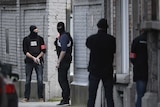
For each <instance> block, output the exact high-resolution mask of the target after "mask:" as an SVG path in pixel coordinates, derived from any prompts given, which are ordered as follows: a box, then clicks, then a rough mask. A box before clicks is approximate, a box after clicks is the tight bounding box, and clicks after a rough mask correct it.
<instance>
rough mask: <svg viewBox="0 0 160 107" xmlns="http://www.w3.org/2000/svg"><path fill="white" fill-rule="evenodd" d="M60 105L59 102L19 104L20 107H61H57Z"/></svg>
mask: <svg viewBox="0 0 160 107" xmlns="http://www.w3.org/2000/svg"><path fill="white" fill-rule="evenodd" d="M58 103H59V102H25V103H23V102H19V103H18V105H19V106H18V107H61V106H58V105H57V104H58ZM63 107H65V106H63ZM66 107H67V106H66Z"/></svg>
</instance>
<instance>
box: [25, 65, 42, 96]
mask: <svg viewBox="0 0 160 107" xmlns="http://www.w3.org/2000/svg"><path fill="white" fill-rule="evenodd" d="M33 69H35V71H36V75H37V87H38V98H43V65H42V64H36V63H26V67H25V70H26V84H25V92H24V96H25V98H27V99H29V97H30V89H31V79H32V71H33Z"/></svg>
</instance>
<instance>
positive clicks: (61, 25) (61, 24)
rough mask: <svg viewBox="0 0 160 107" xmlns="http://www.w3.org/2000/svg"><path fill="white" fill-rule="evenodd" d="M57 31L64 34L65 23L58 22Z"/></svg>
mask: <svg viewBox="0 0 160 107" xmlns="http://www.w3.org/2000/svg"><path fill="white" fill-rule="evenodd" d="M57 31H58V32H59V33H60V34H62V33H63V32H65V27H64V23H63V22H58V24H57Z"/></svg>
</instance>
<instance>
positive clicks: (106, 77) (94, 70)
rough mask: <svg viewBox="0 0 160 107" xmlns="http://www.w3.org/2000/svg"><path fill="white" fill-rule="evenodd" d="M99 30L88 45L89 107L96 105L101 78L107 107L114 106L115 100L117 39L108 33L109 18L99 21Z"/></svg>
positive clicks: (88, 40) (87, 42)
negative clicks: (114, 67) (114, 71)
mask: <svg viewBox="0 0 160 107" xmlns="http://www.w3.org/2000/svg"><path fill="white" fill-rule="evenodd" d="M97 27H98V32H97V33H96V34H93V35H91V36H89V37H88V38H87V40H86V46H87V48H89V49H90V59H89V65H88V71H89V95H88V97H89V98H88V104H87V107H94V106H95V99H96V94H97V89H98V84H99V82H100V80H102V82H103V86H104V91H105V97H106V100H107V107H114V101H113V59H114V53H115V51H116V40H115V37H113V36H112V35H110V34H107V28H108V24H107V20H106V19H104V18H102V19H100V20H99V21H98V23H97Z"/></svg>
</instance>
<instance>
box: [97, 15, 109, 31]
mask: <svg viewBox="0 0 160 107" xmlns="http://www.w3.org/2000/svg"><path fill="white" fill-rule="evenodd" d="M97 27H98V28H100V29H102V30H104V31H106V32H107V28H108V24H107V20H106V19H104V18H102V19H100V20H99V22H98V23H97Z"/></svg>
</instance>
